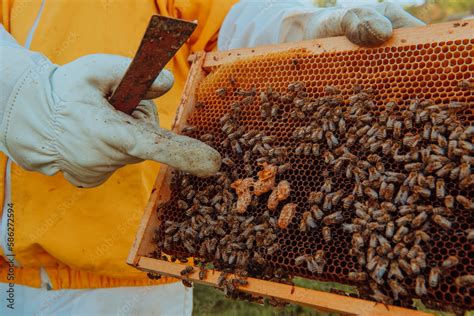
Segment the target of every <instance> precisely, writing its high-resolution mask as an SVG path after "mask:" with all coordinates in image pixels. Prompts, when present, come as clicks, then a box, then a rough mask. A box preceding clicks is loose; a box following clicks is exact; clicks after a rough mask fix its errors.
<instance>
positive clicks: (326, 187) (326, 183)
mask: <svg viewBox="0 0 474 316" xmlns="http://www.w3.org/2000/svg"><path fill="white" fill-rule="evenodd" d="M321 191H322V192H326V193H330V192H331V191H332V180H331V178H326V180H324V183H323V185H322V186H321Z"/></svg>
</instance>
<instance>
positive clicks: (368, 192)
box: [364, 187, 379, 200]
mask: <svg viewBox="0 0 474 316" xmlns="http://www.w3.org/2000/svg"><path fill="white" fill-rule="evenodd" d="M364 193H365V195H367V197H369V198H370V199H373V200H377V199H378V198H379V195H378V194H377V192H376V191H375V190H374V189H372V188H370V187H366V188H364Z"/></svg>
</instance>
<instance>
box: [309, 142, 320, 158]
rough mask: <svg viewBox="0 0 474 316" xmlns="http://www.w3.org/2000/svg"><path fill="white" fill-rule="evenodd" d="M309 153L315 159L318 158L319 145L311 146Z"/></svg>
mask: <svg viewBox="0 0 474 316" xmlns="http://www.w3.org/2000/svg"><path fill="white" fill-rule="evenodd" d="M311 152H312V153H313V155H314V156H315V157H319V155H320V150H319V144H313V145H312V147H311Z"/></svg>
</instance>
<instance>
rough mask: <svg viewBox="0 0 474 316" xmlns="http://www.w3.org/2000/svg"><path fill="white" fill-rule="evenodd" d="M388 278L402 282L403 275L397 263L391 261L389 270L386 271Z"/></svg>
mask: <svg viewBox="0 0 474 316" xmlns="http://www.w3.org/2000/svg"><path fill="white" fill-rule="evenodd" d="M388 278H389V279H393V278H395V279H397V280H400V281H401V280H403V278H404V277H403V273H402V271H401V270H400V267H399V265H398V262H397V261H392V262H391V263H390V269H389V271H388Z"/></svg>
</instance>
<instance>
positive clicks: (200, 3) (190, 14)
mask: <svg viewBox="0 0 474 316" xmlns="http://www.w3.org/2000/svg"><path fill="white" fill-rule="evenodd" d="M237 2H238V0H156V4H157V6H158V11H159V12H160V13H161V14H163V15H166V16H170V17H175V18H180V19H185V20H191V21H192V20H197V21H198V27H197V29H196V31H195V32H194V33H193V35H192V37H191V39H190V49H191V53H192V52H196V51H202V50H205V51H212V50H214V49H215V48H216V47H217V36H218V33H219V29H220V27H221V25H222V22H223V21H224V18H225V16H226V15H227V12H229V10H230V8H231V7H232V6H233V5H234V4H235V3H237Z"/></svg>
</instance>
